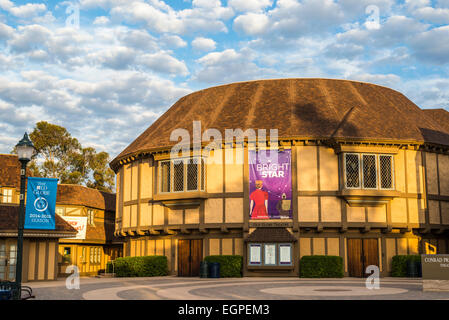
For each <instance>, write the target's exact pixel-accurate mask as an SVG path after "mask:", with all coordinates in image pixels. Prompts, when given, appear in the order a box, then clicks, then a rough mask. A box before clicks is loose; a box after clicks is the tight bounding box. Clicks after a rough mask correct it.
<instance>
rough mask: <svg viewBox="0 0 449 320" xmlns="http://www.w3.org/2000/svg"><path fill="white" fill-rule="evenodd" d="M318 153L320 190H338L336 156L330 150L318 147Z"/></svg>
mask: <svg viewBox="0 0 449 320" xmlns="http://www.w3.org/2000/svg"><path fill="white" fill-rule="evenodd" d="M319 152H320V189H321V190H322V191H336V190H338V156H337V155H336V154H335V152H334V150H333V149H332V148H326V147H319Z"/></svg>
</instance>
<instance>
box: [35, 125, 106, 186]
mask: <svg viewBox="0 0 449 320" xmlns="http://www.w3.org/2000/svg"><path fill="white" fill-rule="evenodd" d="M30 139H31V141H32V142H33V144H34V147H35V148H36V155H35V156H34V157H33V160H32V161H31V163H30V165H29V169H30V170H31V172H32V173H33V175H34V176H38V177H44V178H58V179H59V183H71V184H80V185H85V186H87V187H90V188H95V189H99V190H102V191H112V189H113V188H114V172H113V171H112V170H111V169H110V168H109V166H108V163H109V154H108V153H107V152H104V151H102V152H98V153H97V151H96V150H95V148H92V147H86V148H83V147H82V146H81V143H80V142H79V141H78V140H77V139H76V138H74V137H72V135H71V134H70V133H69V132H68V131H67V129H66V128H64V127H61V126H58V125H55V124H51V123H48V122H45V121H40V122H38V123H36V127H35V128H34V130H33V132H31V134H30Z"/></svg>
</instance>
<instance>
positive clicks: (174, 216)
mask: <svg viewBox="0 0 449 320" xmlns="http://www.w3.org/2000/svg"><path fill="white" fill-rule="evenodd" d="M168 224H182V210H171V209H168Z"/></svg>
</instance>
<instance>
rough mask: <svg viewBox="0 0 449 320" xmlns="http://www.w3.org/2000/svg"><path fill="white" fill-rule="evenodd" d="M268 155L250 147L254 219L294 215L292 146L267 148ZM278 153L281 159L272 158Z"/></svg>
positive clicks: (250, 176) (250, 198)
mask: <svg viewBox="0 0 449 320" xmlns="http://www.w3.org/2000/svg"><path fill="white" fill-rule="evenodd" d="M261 152H266V156H265V157H261V156H260V155H259V153H258V152H256V151H249V159H248V160H249V203H250V208H249V209H250V219H251V220H256V219H257V220H258V219H291V218H292V174H291V150H284V151H280V152H279V151H274V150H263V151H261ZM270 152H276V153H277V156H278V158H277V161H276V162H277V163H274V162H273V161H272V159H270Z"/></svg>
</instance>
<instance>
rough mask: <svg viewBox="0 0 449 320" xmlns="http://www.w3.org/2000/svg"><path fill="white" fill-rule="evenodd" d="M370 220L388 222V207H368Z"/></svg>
mask: <svg viewBox="0 0 449 320" xmlns="http://www.w3.org/2000/svg"><path fill="white" fill-rule="evenodd" d="M368 222H379V223H381V222H383V223H385V222H387V207H386V205H383V206H380V207H368Z"/></svg>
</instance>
